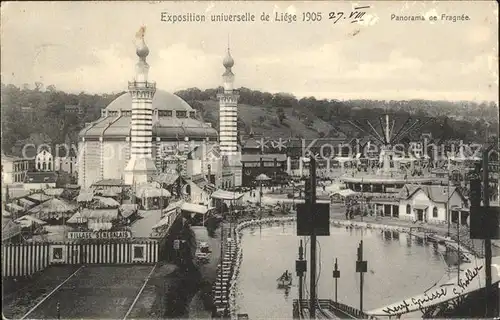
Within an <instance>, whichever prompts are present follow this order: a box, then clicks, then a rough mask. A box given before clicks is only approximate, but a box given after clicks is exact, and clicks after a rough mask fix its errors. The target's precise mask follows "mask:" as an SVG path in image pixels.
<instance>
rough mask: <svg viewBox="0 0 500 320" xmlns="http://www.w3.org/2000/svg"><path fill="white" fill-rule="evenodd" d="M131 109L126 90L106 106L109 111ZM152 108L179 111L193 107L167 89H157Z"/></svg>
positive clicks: (189, 109) (130, 101) (129, 98)
mask: <svg viewBox="0 0 500 320" xmlns="http://www.w3.org/2000/svg"><path fill="white" fill-rule="evenodd" d="M131 109H132V97H131V96H130V93H128V92H126V93H124V94H122V95H121V96H119V97H118V98H116V99H115V100H113V101H111V103H110V104H109V105H108V106H107V107H106V110H109V111H118V110H131ZM153 109H158V110H180V111H191V110H193V108H191V106H190V105H189V104H188V103H187V102H186V101H184V100H182V99H181V98H180V97H178V96H176V95H175V94H172V93H170V92H167V91H163V90H157V91H156V93H155V95H154V97H153Z"/></svg>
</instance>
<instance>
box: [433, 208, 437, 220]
mask: <svg viewBox="0 0 500 320" xmlns="http://www.w3.org/2000/svg"><path fill="white" fill-rule="evenodd" d="M437 216H438V208H437V207H434V209H432V217H433V218H437Z"/></svg>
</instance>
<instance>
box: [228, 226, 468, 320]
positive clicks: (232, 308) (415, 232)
mask: <svg viewBox="0 0 500 320" xmlns="http://www.w3.org/2000/svg"><path fill="white" fill-rule="evenodd" d="M295 220H296V219H295V217H273V218H265V219H259V220H254V219H252V220H246V221H242V222H240V223H239V224H238V226H237V227H236V230H235V232H236V239H235V249H236V254H235V259H233V260H232V261H233V263H234V266H233V268H232V270H233V272H232V277H231V279H230V283H229V312H230V316H231V319H233V320H236V319H237V318H238V316H237V305H236V292H237V288H236V286H237V280H238V275H239V272H240V266H241V262H242V259H243V252H242V249H241V238H242V236H243V230H244V229H246V228H249V227H253V226H258V225H272V224H274V223H286V222H293V221H295ZM330 224H331V225H334V226H335V225H336V226H345V227H353V228H367V229H378V230H383V231H397V232H400V233H408V234H411V235H412V236H414V237H417V238H423V239H426V238H427V239H432V238H428V237H429V236H431V235H433V234H436V232H435V231H432V230H428V229H426V228H425V226H419V227H418V228H416V227H405V226H392V225H387V224H381V223H370V222H361V221H352V220H339V219H333V218H331V219H330ZM441 238H442V239H435V240H436V241H440V242H443V243H444V244H445V245H447V246H449V247H451V248H455V249H458V248H460V251H461V252H462V254H464V255H465V257H466V258H468V257H469V256H473V255H477V253H475V252H471V251H470V250H468V249H467V248H465V247H464V246H463V245H458V244H457V242H455V241H454V240H453V239H451V238H444V237H441Z"/></svg>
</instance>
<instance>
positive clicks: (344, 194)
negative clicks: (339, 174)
mask: <svg viewBox="0 0 500 320" xmlns="http://www.w3.org/2000/svg"><path fill="white" fill-rule="evenodd" d="M357 194H358V193H357V192H355V191H353V190H351V189H344V190H339V191H337V192H335V193H333V194H332V195H331V198H332V200H333V201H341V202H343V201H345V200H346V199H347V198H349V197H352V196H355V195H357Z"/></svg>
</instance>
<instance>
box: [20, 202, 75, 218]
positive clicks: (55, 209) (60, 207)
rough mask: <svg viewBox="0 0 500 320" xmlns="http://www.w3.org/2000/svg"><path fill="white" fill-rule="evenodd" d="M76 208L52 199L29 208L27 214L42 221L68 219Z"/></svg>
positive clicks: (70, 204)
mask: <svg viewBox="0 0 500 320" xmlns="http://www.w3.org/2000/svg"><path fill="white" fill-rule="evenodd" d="M76 210H78V207H77V206H76V205H74V204H72V203H69V202H68V201H66V200H62V199H57V198H53V199H50V200H48V201H45V202H43V203H41V204H39V205H38V206H36V207H33V208H31V209H30V210H29V211H28V212H29V213H30V214H35V215H36V217H37V218H39V219H42V220H48V219H59V218H61V217H62V218H69V217H71V216H72V215H73V213H75V212H76Z"/></svg>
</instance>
